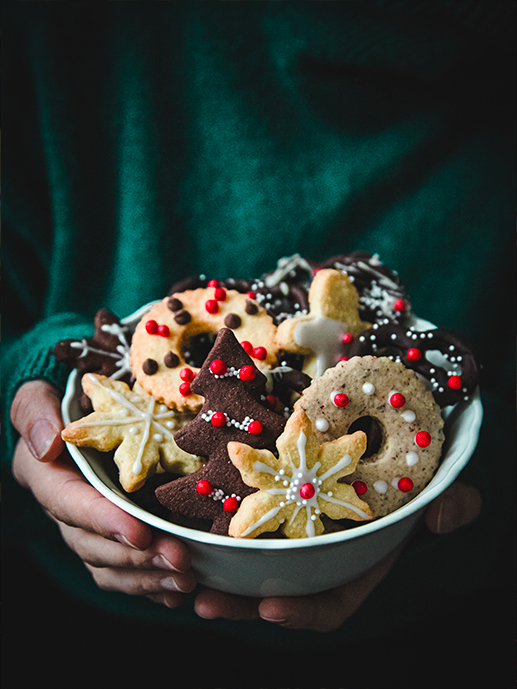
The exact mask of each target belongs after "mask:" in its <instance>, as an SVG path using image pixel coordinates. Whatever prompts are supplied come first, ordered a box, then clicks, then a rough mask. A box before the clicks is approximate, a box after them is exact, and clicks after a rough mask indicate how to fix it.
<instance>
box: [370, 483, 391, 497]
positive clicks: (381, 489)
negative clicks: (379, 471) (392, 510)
mask: <svg viewBox="0 0 517 689" xmlns="http://www.w3.org/2000/svg"><path fill="white" fill-rule="evenodd" d="M373 487H374V488H375V490H376V491H377V493H380V494H381V495H382V494H383V493H385V492H386V491H387V490H388V484H387V483H386V481H375V483H374V484H373Z"/></svg>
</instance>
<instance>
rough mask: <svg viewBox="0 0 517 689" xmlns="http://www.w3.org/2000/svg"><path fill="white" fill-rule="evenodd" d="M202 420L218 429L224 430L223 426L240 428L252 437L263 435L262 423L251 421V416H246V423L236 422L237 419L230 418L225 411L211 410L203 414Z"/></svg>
mask: <svg viewBox="0 0 517 689" xmlns="http://www.w3.org/2000/svg"><path fill="white" fill-rule="evenodd" d="M201 418H202V419H203V420H204V421H206V422H207V423H211V424H212V426H215V427H216V428H222V427H223V426H227V427H228V428H230V427H231V426H235V428H238V429H239V430H241V431H246V433H251V434H252V435H258V434H259V433H262V424H261V423H260V421H256V420H255V419H251V418H250V417H249V416H246V417H245V419H244V421H242V422H241V421H236V420H235V419H230V418H229V416H228V415H227V414H225V413H224V412H223V411H212V410H211V409H210V410H209V411H207V412H203V413H202V414H201Z"/></svg>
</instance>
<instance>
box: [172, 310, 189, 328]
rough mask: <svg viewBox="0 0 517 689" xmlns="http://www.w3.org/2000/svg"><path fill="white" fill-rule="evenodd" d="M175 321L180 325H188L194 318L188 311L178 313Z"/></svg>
mask: <svg viewBox="0 0 517 689" xmlns="http://www.w3.org/2000/svg"><path fill="white" fill-rule="evenodd" d="M174 320H175V321H176V323H177V324H178V325H187V323H190V321H191V320H192V316H191V315H190V313H189V312H188V311H184V310H182V311H178V313H177V314H176V315H175V316H174Z"/></svg>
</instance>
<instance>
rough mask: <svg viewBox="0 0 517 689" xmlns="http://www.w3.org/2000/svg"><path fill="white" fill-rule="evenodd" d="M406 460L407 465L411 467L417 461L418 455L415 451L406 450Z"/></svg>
mask: <svg viewBox="0 0 517 689" xmlns="http://www.w3.org/2000/svg"><path fill="white" fill-rule="evenodd" d="M406 462H407V463H408V466H410V467H412V466H414V465H415V464H417V463H418V455H417V453H416V452H408V453H407V455H406Z"/></svg>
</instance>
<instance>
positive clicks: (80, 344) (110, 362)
mask: <svg viewBox="0 0 517 689" xmlns="http://www.w3.org/2000/svg"><path fill="white" fill-rule="evenodd" d="M94 328H95V330H94V335H93V337H91V338H88V339H83V340H62V341H61V342H58V343H57V345H56V346H55V347H54V349H53V350H52V354H53V355H54V356H55V357H56V359H57V360H58V361H61V362H63V363H65V364H67V365H68V366H72V367H73V368H76V369H77V370H78V372H79V374H81V375H82V374H83V373H86V372H91V373H99V374H100V375H103V376H107V377H109V378H111V379H112V380H123V381H125V382H126V383H130V382H131V379H132V373H131V365H130V362H129V348H130V344H131V329H130V327H129V326H127V325H122V324H121V323H120V320H119V319H118V318H117V316H115V314H113V313H111V311H108V309H99V311H97V313H96V315H95V319H94ZM81 407H82V408H83V409H84V410H89V411H91V405H90V403H89V401H88V398H87V397H85V396H83V398H82V399H81Z"/></svg>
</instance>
